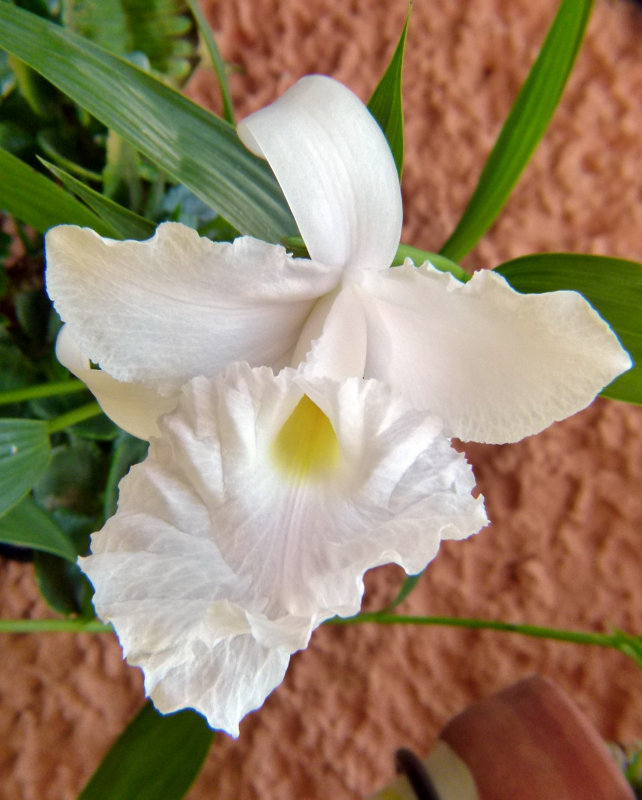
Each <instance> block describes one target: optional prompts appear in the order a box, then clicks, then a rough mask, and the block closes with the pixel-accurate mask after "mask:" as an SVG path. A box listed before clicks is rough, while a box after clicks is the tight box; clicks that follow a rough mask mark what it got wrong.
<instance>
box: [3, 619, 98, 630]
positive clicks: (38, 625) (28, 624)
mask: <svg viewBox="0 0 642 800" xmlns="http://www.w3.org/2000/svg"><path fill="white" fill-rule="evenodd" d="M112 630H113V629H112V627H111V625H105V623H103V622H100V621H99V620H97V619H0V633H111V632H112Z"/></svg>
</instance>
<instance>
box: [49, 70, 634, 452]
mask: <svg viewBox="0 0 642 800" xmlns="http://www.w3.org/2000/svg"><path fill="white" fill-rule="evenodd" d="M239 134H240V136H241V138H242V139H243V141H244V142H245V143H246V145H247V146H248V147H250V148H251V149H252V150H253V151H254V152H255V153H257V154H259V155H263V156H265V157H266V158H267V160H268V162H269V164H270V166H271V167H272V169H273V171H274V173H275V175H276V177H277V179H278V181H279V183H280V184H281V187H282V189H283V192H284V194H285V197H286V198H287V201H288V203H289V205H290V208H291V210H292V213H293V215H294V217H295V219H296V221H297V224H298V226H299V229H300V231H301V234H302V236H303V239H304V241H305V243H306V245H307V249H308V251H309V253H310V256H311V259H310V260H308V259H295V258H292V257H290V256H289V255H287V253H286V252H285V250H284V249H283V248H282V247H280V246H277V245H269V244H265V243H263V242H259V241H257V240H255V239H251V238H249V237H242V238H240V239H237V240H236V241H235V242H234V243H233V244H224V243H213V242H211V241H209V240H208V239H204V238H199V237H198V236H197V234H196V233H195V232H194V231H192V230H190V229H188V228H186V227H184V226H182V225H179V224H176V223H166V224H164V225H161V226H160V227H159V228H158V230H157V232H156V235H155V236H154V237H153V238H152V239H150V240H148V241H146V242H134V241H125V242H117V241H112V240H109V239H103V238H101V237H99V236H98V235H97V234H95V233H94V232H93V231H91V230H88V229H83V228H77V227H74V226H61V227H58V228H54V229H53V230H51V231H50V232H49V233H48V235H47V241H46V246H47V262H48V268H47V287H48V291H49V294H50V295H51V297H52V298H53V300H54V302H55V305H56V308H57V310H58V312H59V313H60V316H61V317H62V319H63V320H64V321H65V322H66V327H65V328H64V330H63V333H62V335H61V337H60V339H59V342H58V356H59V358H60V360H61V361H62V362H63V363H64V364H66V365H67V366H68V367H69V368H70V369H71V370H72V371H73V372H75V374H76V375H78V376H79V377H81V378H82V379H83V380H84V381H85V382H86V383H87V384H88V386H89V387H90V389H91V390H92V391H93V392H94V393H95V395H96V397H97V398H98V400H99V402H100V403H101V404H102V405H103V408H104V409H105V411H106V412H107V414H109V415H110V416H111V417H112V418H113V419H114V420H115V421H116V422H117V423H118V424H119V425H121V426H122V427H123V428H125V429H126V430H129V431H131V432H132V433H134V434H136V435H139V436H142V437H144V438H147V437H148V436H149V435H150V434H152V433H154V432H155V430H156V418H157V417H158V416H159V415H160V414H161V413H163V412H165V411H167V410H169V409H171V408H172V407H173V406H174V405H175V403H176V401H177V396H178V391H179V390H180V387H181V386H182V385H183V384H184V383H185V382H186V381H187V380H189V379H190V378H192V377H195V376H197V375H207V376H212V375H216V374H218V373H220V372H221V370H222V369H223V368H224V367H225V365H226V364H228V363H230V362H232V361H237V360H240V361H247V362H248V363H249V364H250V365H252V366H259V365H268V366H271V367H273V368H274V369H279V368H281V367H283V366H285V365H292V366H297V365H298V364H299V363H300V362H302V361H305V369H306V374H309V375H326V376H329V377H334V378H337V379H341V378H344V377H346V376H348V375H359V376H365V377H368V378H375V379H378V380H381V381H384V382H385V383H387V384H388V385H389V386H391V387H392V389H393V390H394V391H398V392H401V393H403V394H404V395H406V397H407V398H408V399H409V400H410V401H411V402H412V404H413V405H414V406H415V407H416V408H420V409H427V410H429V411H431V412H432V413H434V414H436V415H438V416H439V417H441V418H442V419H443V420H445V422H446V426H447V431H448V433H449V434H450V435H452V436H458V437H459V438H461V439H464V440H471V439H472V440H476V441H481V442H492V443H498V442H510V441H515V440H518V439H521V438H523V437H524V436H527V435H529V434H533V433H537V432H538V431H540V430H542V429H543V428H545V427H547V426H548V425H550V424H551V423H552V422H554V421H556V420H559V419H562V418H564V417H567V416H569V415H571V414H573V413H575V412H576V411H579V410H580V409H582V408H584V407H585V406H587V405H588V404H589V403H590V402H591V401H592V400H593V398H594V397H595V395H596V394H597V393H598V392H599V391H600V390H601V389H602V388H603V387H604V386H605V385H606V384H608V383H609V382H610V381H612V380H613V379H614V378H615V377H616V376H617V375H619V374H620V373H621V372H623V371H624V370H626V369H628V368H629V367H630V366H631V361H630V359H629V357H628V355H627V354H626V353H625V351H624V350H623V349H622V347H621V346H620V344H619V342H618V340H617V338H616V337H615V335H614V334H613V332H612V331H611V329H610V328H609V326H608V325H607V324H606V323H605V322H604V321H603V320H602V319H601V318H600V317H599V315H598V314H597V313H596V312H595V311H594V310H593V308H592V307H591V306H590V305H589V304H588V303H587V302H586V300H584V299H583V298H582V297H581V296H580V295H579V294H577V293H575V292H568V291H563V292H550V293H546V294H530V295H522V294H519V293H518V292H515V291H514V290H513V289H512V288H511V287H510V286H509V285H508V284H507V282H506V281H505V280H504V279H503V278H502V277H501V276H499V275H497V274H495V273H493V272H492V271H488V270H482V271H479V272H477V273H475V275H474V276H473V278H472V279H471V280H470V281H469V282H467V283H465V284H464V283H460V282H459V281H457V280H456V279H455V278H453V277H452V276H451V275H449V274H447V273H443V272H440V271H438V270H436V269H434V268H433V267H432V266H431V265H430V264H429V263H426V264H424V265H423V266H421V267H415V266H414V265H412V263H411V262H409V261H407V262H406V263H405V264H404V265H403V266H401V267H397V268H394V269H389V266H390V264H391V262H392V259H393V257H394V255H395V252H396V249H397V246H398V244H399V238H400V232H401V219H402V211H401V194H400V188H399V180H398V177H397V173H396V170H395V165H394V161H393V158H392V155H391V152H390V149H389V147H388V144H387V142H386V140H385V137H384V136H383V133H382V132H381V130H380V128H379V126H378V125H377V123H376V122H375V120H374V119H373V118H372V116H371V115H370V113H369V112H368V110H367V109H366V108H365V106H364V105H363V104H362V103H361V102H360V100H359V99H358V98H357V97H356V96H355V95H354V94H352V92H350V91H349V90H348V89H347V88H345V87H344V86H342V85H341V84H339V83H337V82H336V81H334V80H332V79H330V78H327V77H323V76H309V77H307V78H303V79H302V80H300V81H299V82H298V83H297V84H295V85H294V86H293V87H292V88H291V89H290V90H288V91H287V92H286V93H285V94H284V95H283V96H282V97H281V98H280V99H279V100H277V101H276V102H275V103H273V104H272V105H270V106H268V107H267V108H264V109H262V110H260V111H258V112H256V113H255V114H252V115H250V116H249V117H248V118H247V119H245V120H244V121H243V122H242V123H241V124H240V125H239ZM90 360H91V361H93V362H95V363H96V364H98V365H100V368H101V370H100V371H99V370H96V369H90Z"/></svg>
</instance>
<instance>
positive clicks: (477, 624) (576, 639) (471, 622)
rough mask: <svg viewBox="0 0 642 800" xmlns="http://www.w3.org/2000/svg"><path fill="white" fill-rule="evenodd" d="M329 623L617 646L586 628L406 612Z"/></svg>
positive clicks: (336, 619)
mask: <svg viewBox="0 0 642 800" xmlns="http://www.w3.org/2000/svg"><path fill="white" fill-rule="evenodd" d="M328 622H331V623H332V624H333V625H355V624H358V623H361V622H376V623H377V624H379V625H446V626H450V627H455V628H473V629H476V630H492V631H505V632H508V633H520V634H522V636H534V637H536V638H538V639H556V640H557V641H560V642H573V643H575V644H592V645H597V646H599V647H616V648H617V649H619V646H618V642H617V637H616V636H615V635H611V634H608V633H590V632H588V631H566V630H560V629H559V628H546V627H540V626H538V625H524V624H518V623H513V622H501V621H499V620H484V619H467V618H464V617H416V616H410V615H407V614H388V613H385V612H383V613H382V612H371V613H368V612H365V613H363V614H357V615H356V616H355V617H348V618H345V619H344V618H341V617H333V618H332V619H330V620H328Z"/></svg>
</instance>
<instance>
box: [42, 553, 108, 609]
mask: <svg viewBox="0 0 642 800" xmlns="http://www.w3.org/2000/svg"><path fill="white" fill-rule="evenodd" d="M33 569H34V575H35V578H36V583H37V584H38V589H39V590H40V594H41V595H42V596H43V598H44V599H45V601H46V603H47V605H48V606H49V608H51V609H52V611H56V612H57V613H59V614H65V615H66V616H68V615H70V614H76V615H78V616H81V617H83V618H84V619H92V618H93V617H94V609H93V606H92V604H91V598H92V597H93V594H94V590H93V588H92V586H91V584H90V583H89V581H88V580H87V578H86V577H85V574H84V572H83V571H82V570H81V569H80V567H79V566H78V565H77V564H71V563H70V562H69V561H65V560H63V559H62V558H57V557H56V556H52V555H49V554H48V553H38V552H37V553H34V558H33Z"/></svg>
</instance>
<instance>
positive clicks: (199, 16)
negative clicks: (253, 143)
mask: <svg viewBox="0 0 642 800" xmlns="http://www.w3.org/2000/svg"><path fill="white" fill-rule="evenodd" d="M187 4H188V6H189V8H190V11H191V12H192V14H193V15H194V19H195V20H196V24H197V26H198V30H199V32H200V34H201V36H202V37H203V41H204V42H205V46H206V47H207V52H208V53H209V57H210V60H211V62H212V67H213V68H214V72H215V73H216V79H217V80H218V88H219V89H220V92H221V99H222V101H223V118H224V119H226V120H227V121H228V122H229V123H230V124H231V125H234V124H235V123H236V119H235V117H234V106H233V104H232V95H231V94H230V87H229V85H228V82H227V75H226V74H225V62H224V61H223V58H222V57H221V51H220V50H219V49H218V45H217V44H216V39H215V38H214V34H213V33H212V29H211V28H210V26H209V24H208V22H207V20H206V19H205V14H203V12H202V10H201V7H200V5H199V4H198V0H187Z"/></svg>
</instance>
